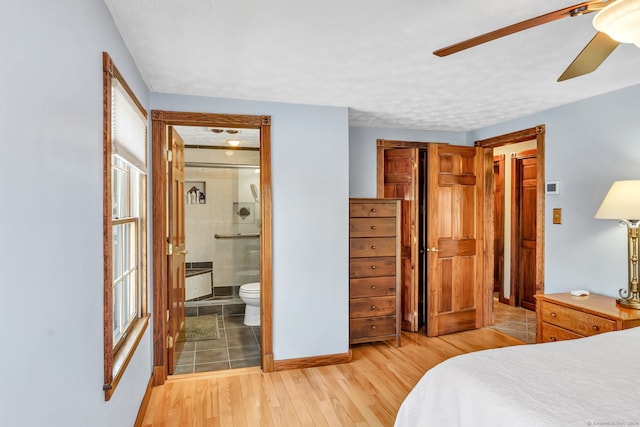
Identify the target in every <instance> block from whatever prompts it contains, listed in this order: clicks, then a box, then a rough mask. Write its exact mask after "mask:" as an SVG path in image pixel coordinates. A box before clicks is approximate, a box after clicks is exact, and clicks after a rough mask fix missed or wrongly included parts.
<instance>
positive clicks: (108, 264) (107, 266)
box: [102, 52, 150, 401]
mask: <svg viewBox="0 0 640 427" xmlns="http://www.w3.org/2000/svg"><path fill="white" fill-rule="evenodd" d="M102 64H103V73H102V83H103V171H102V173H103V235H104V242H103V256H104V259H103V264H104V284H103V298H104V301H103V309H104V313H103V315H104V331H103V332H104V384H103V387H102V388H103V390H104V393H105V400H107V401H108V400H109V399H111V396H112V395H113V393H114V391H115V389H116V386H117V385H118V383H119V382H120V379H121V378H122V376H123V374H124V372H125V370H126V368H127V366H128V364H129V362H130V361H131V358H132V357H133V354H134V353H135V351H136V348H137V347H138V344H139V343H140V341H141V339H142V337H143V335H144V333H145V331H146V329H147V327H148V325H149V317H150V316H149V313H148V307H147V305H148V304H147V298H148V289H147V288H148V285H147V283H146V277H147V272H146V269H147V261H146V260H145V257H146V252H147V251H146V245H147V238H146V237H145V238H143V239H141V241H140V243H139V244H140V247H141V254H142V255H143V256H142V257H141V258H142V259H141V260H140V266H139V268H140V279H141V280H142V284H143V285H142V289H141V292H140V303H141V304H140V308H139V310H140V316H139V317H138V319H137V320H135V321H134V322H133V323H132V325H131V327H130V328H129V330H128V331H127V333H126V336H125V338H124V339H123V340H122V341H121V343H120V344H119V346H118V348H117V349H114V347H113V310H112V307H111V301H113V291H112V282H113V260H112V256H113V248H112V242H113V228H112V227H113V221H112V218H111V216H112V211H111V210H112V199H111V197H112V195H111V191H112V188H111V155H112V153H111V152H112V141H111V113H112V110H111V79H113V78H117V79H118V80H119V82H120V83H121V84H122V86H123V87H124V88H125V90H126V91H127V93H128V94H129V96H130V97H131V99H132V100H133V101H134V103H135V104H136V106H137V107H138V108H139V109H140V111H142V112H143V113H144V116H145V118H146V117H147V112H146V110H145V109H144V108H143V107H142V104H140V102H139V101H138V99H137V98H136V96H135V95H134V94H133V91H132V90H131V88H130V87H129V85H128V84H127V83H126V81H125V80H124V78H123V77H122V74H120V72H119V71H118V69H117V68H116V66H115V64H114V63H113V61H112V59H111V57H110V56H109V54H108V53H106V52H103V54H102ZM145 182H146V178H145ZM142 218H143V219H144V220H143V221H141V224H140V227H141V228H144V229H145V230H146V218H147V215H146V213H144V214H143V216H142Z"/></svg>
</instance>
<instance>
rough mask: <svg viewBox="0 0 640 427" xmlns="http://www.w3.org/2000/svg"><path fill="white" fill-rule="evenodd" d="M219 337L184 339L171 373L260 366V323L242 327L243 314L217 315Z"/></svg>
mask: <svg viewBox="0 0 640 427" xmlns="http://www.w3.org/2000/svg"><path fill="white" fill-rule="evenodd" d="M218 333H219V338H218V339H216V340H203V341H192V342H187V343H185V345H184V349H183V351H182V353H181V354H180V356H179V357H178V361H177V363H176V368H175V370H174V374H192V373H196V372H208V371H219V370H223V369H234V368H244V367H248V366H260V326H245V324H244V315H243V314H233V315H227V316H222V315H219V316H218Z"/></svg>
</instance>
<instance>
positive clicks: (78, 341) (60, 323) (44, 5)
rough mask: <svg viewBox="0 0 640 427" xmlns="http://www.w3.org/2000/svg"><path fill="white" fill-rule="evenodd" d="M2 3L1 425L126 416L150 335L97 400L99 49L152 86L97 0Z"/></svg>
mask: <svg viewBox="0 0 640 427" xmlns="http://www.w3.org/2000/svg"><path fill="white" fill-rule="evenodd" d="M0 10H2V12H0V33H1V35H0V58H1V62H2V67H0V94H1V95H0V144H1V145H2V156H0V200H1V202H0V203H2V209H1V211H0V240H1V242H2V243H1V244H0V319H1V321H2V325H3V326H4V327H3V334H2V338H3V339H2V341H3V347H4V348H3V350H2V356H1V357H0V361H1V363H0V378H1V379H2V380H1V381H0V425H2V426H13V427H15V426H37V425H42V426H78V427H85V426H131V425H132V424H133V422H134V420H135V417H136V415H137V412H138V408H139V405H140V402H141V399H142V396H143V394H144V390H145V388H146V385H147V382H148V381H149V378H150V375H151V341H150V333H149V331H148V332H147V333H146V334H145V335H144V337H143V338H142V342H141V343H140V347H139V350H138V351H137V352H136V353H135V355H134V356H133V359H132V360H131V363H130V366H129V368H128V370H127V372H126V373H125V375H124V377H123V379H122V381H121V382H120V384H119V385H118V388H117V389H116V391H115V394H114V396H113V398H112V399H111V401H109V402H105V401H104V392H103V391H102V384H103V380H104V378H103V316H102V312H103V301H102V292H103V274H102V271H103V259H102V243H103V240H102V109H103V104H102V52H103V51H108V52H109V53H110V54H111V56H112V57H113V59H114V61H115V62H116V64H117V66H118V68H119V69H120V71H121V72H122V73H123V74H124V76H125V78H126V80H127V82H128V83H129V84H130V85H131V86H132V88H133V90H134V91H135V92H136V94H137V95H138V97H139V99H140V101H141V102H142V104H143V105H145V106H148V104H149V94H148V90H147V88H146V86H145V84H144V83H143V81H142V79H141V77H140V75H139V74H138V72H137V70H136V67H135V65H134V63H133V61H132V59H131V58H130V56H129V54H128V51H127V50H126V48H125V46H124V43H123V42H122V40H121V38H120V36H119V34H118V32H117V31H116V29H115V26H114V24H113V21H112V19H111V15H110V14H109V12H108V11H107V9H106V7H105V5H104V3H103V2H102V1H101V0H64V1H57V2H52V1H44V0H31V1H22V0H2V2H1V5H0Z"/></svg>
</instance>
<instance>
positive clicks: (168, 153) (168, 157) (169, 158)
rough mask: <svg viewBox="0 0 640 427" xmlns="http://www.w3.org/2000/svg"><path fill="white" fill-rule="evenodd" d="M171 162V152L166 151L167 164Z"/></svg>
mask: <svg viewBox="0 0 640 427" xmlns="http://www.w3.org/2000/svg"><path fill="white" fill-rule="evenodd" d="M172 161H173V151H171V150H167V162H172Z"/></svg>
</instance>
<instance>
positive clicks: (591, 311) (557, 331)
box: [535, 292, 640, 343]
mask: <svg viewBox="0 0 640 427" xmlns="http://www.w3.org/2000/svg"><path fill="white" fill-rule="evenodd" d="M535 297H536V299H537V304H536V317H537V330H536V334H537V337H536V341H537V342H538V343H542V342H552V341H563V340H571V339H575V338H583V337H587V336H590V335H596V334H600V333H603V332H609V331H618V330H621V329H629V328H634V327H636V326H640V310H633V309H628V308H621V307H619V306H618V305H617V304H616V299H615V298H611V297H606V296H604V295H598V294H590V295H588V296H581V297H575V296H573V295H571V294H570V293H569V292H565V293H559V294H539V295H536V296H535Z"/></svg>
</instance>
